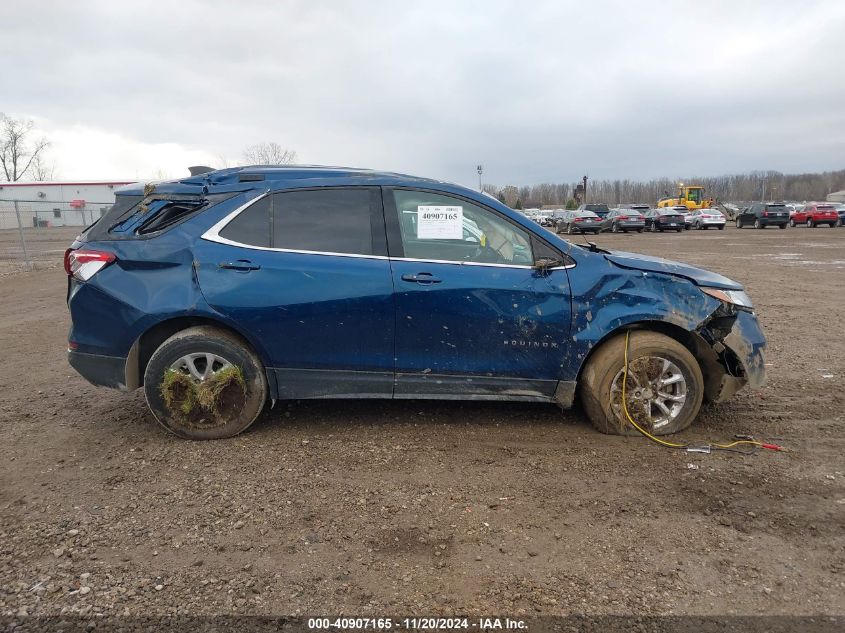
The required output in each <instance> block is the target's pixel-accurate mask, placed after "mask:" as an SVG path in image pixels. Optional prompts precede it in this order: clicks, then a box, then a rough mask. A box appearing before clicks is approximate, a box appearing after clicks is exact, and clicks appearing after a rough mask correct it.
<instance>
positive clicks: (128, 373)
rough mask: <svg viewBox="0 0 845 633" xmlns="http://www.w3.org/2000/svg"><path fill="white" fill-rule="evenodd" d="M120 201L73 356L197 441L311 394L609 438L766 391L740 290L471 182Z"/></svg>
mask: <svg viewBox="0 0 845 633" xmlns="http://www.w3.org/2000/svg"><path fill="white" fill-rule="evenodd" d="M116 200H117V201H116V203H115V204H114V206H113V207H112V208H111V209H110V210H109V211H108V212H107V213H106V214H105V215H104V216H103V217H102V218H101V219H100V220H99V221H98V222H96V223H95V224H93V225H92V226H90V227H88V228H87V229H85V230H84V231H83V233H82V234H81V235H79V237H78V238H77V239H76V241H74V243H73V244H72V246H71V248H70V249H68V251H67V253H66V254H65V269H66V271H67V273H68V294H67V300H68V306H69V309H70V313H71V317H72V326H71V329H70V333H69V343H68V356H69V360H70V364H71V365H72V366H73V367H74V368H75V369H76V370H77V371H78V372H79V373H80V374H82V376H84V377H85V378H86V379H87V380H89V381H90V382H91V383H93V384H95V385H102V386H106V387H113V388H118V389H122V390H132V389H137V388H140V387H143V388H144V391H145V395H146V399H147V403H148V404H149V407H150V410H151V411H152V413H153V415H154V416H155V418H156V419H157V420H158V421H159V422H160V423H161V424H162V425H163V426H165V427H166V428H167V429H169V430H170V431H172V432H174V433H176V434H177V435H179V436H181V437H185V438H192V439H213V438H222V437H229V436H232V435H235V434H237V433H240V432H241V431H243V430H244V429H246V428H247V427H248V426H249V425H250V424H251V423H252V422H253V421H254V420H255V418H256V417H257V416H258V415H259V413H260V412H261V410H262V408H263V407H264V406H265V404H266V403H267V401H268V400H272V401H275V400H277V399H304V398H406V399H412V398H428V399H462V400H464V399H465V400H518V401H535V402H553V403H556V404H558V405H560V406H561V407H565V408H566V407H570V406H572V405H573V403H574V402H575V401H576V400H578V401H580V402H581V403H582V406H583V408H584V410H585V412H586V414H587V416H588V417H589V419H590V420H591V422H592V423H593V424H594V425H595V426H596V428H598V429H599V430H600V431H603V432H605V433H622V434H626V433H631V432H635V431H632V426H631V425H630V424H629V423H626V422H625V421H624V420H625V419H626V418H627V416H628V415H632V416H634V417H635V418H639V422H640V423H641V424H643V425H646V426H647V428H648V429H649V430H650V431H651V432H653V433H655V434H667V433H674V432H677V431H680V430H681V429H684V428H686V427H687V426H688V425H689V424H690V423H691V422H692V421H693V419H694V418H695V417H696V415H697V414H698V411H699V408H700V406H701V403H702V401H704V400H708V401H715V402H720V401H723V400H725V399H727V398H729V397H730V396H731V395H733V394H734V393H735V392H736V391H737V390H738V389H739V388H741V387H742V386H744V385H746V384H748V385H750V386H751V387H758V386H760V385H761V384H763V381H764V362H763V352H764V348H765V339H764V337H763V334H762V332H761V329H760V326H759V324H758V322H757V318H756V316H755V314H754V312H753V309H752V305H751V301H750V299H749V297H748V295H747V294H746V293H745V292H744V291H743V288H742V286H741V285H740V284H738V283H736V282H734V281H731V280H730V279H727V278H725V277H722V276H721V275H717V274H714V273H711V272H708V271H705V270H702V269H699V268H694V267H692V266H687V265H685V264H681V263H677V262H671V261H666V260H662V259H656V258H651V257H645V256H640V255H636V254H632V253H622V252H615V251H607V250H603V249H600V248H597V247H596V246H595V245H592V244H584V245H581V244H574V243H571V242H568V241H566V240H564V239H561V238H559V237H558V236H556V235H554V234H552V233H550V232H549V231H546V230H544V229H542V228H540V227H538V226H537V224H535V223H534V222H532V221H531V220H530V219H528V218H526V217H524V216H523V215H521V214H519V213H517V212H516V211H513V210H511V209H509V208H508V207H506V206H504V205H503V204H500V203H499V202H497V201H496V200H495V199H493V198H492V197H489V196H487V195H485V194H480V193H478V192H476V191H472V190H470V189H466V188H464V187H461V186H458V185H453V184H449V183H444V182H440V181H436V180H429V179H424V178H416V177H412V176H406V175H400V174H394V173H384V172H375V171H369V170H359V169H347V168H333V167H332V168H329V167H302V166H287V167H272V166H258V167H242V168H234V169H224V170H219V171H209V172H206V173H202V174H198V175H192V176H191V177H188V178H185V179H183V180H178V181H173V182H164V183H157V184H147V185H143V184H138V185H132V186H129V187H126V188H123V189H122V190H119V191H118V192H117V196H116ZM626 355H627V357H628V365H627V368H626V367H625V360H624V359H625V357H626ZM623 382H624V384H623ZM623 387H624V391H625V393H626V395H625V400H624V401H623V397H622V392H623Z"/></svg>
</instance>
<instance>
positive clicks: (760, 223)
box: [754, 220, 766, 229]
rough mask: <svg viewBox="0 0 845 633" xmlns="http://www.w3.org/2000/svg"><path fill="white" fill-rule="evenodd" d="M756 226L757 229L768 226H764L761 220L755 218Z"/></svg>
mask: <svg viewBox="0 0 845 633" xmlns="http://www.w3.org/2000/svg"><path fill="white" fill-rule="evenodd" d="M754 228H755V229H765V228H766V227H765V226H763V223H762V222H760V220H754Z"/></svg>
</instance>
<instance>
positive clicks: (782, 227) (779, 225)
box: [778, 224, 786, 229]
mask: <svg viewBox="0 0 845 633" xmlns="http://www.w3.org/2000/svg"><path fill="white" fill-rule="evenodd" d="M778 228H779V229H785V228H786V224H778Z"/></svg>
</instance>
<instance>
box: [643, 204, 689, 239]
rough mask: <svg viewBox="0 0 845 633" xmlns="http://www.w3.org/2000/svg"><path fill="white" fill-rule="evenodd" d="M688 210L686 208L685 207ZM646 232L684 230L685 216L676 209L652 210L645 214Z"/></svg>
mask: <svg viewBox="0 0 845 633" xmlns="http://www.w3.org/2000/svg"><path fill="white" fill-rule="evenodd" d="M684 208H686V207H684ZM645 230H646V231H652V232H654V231H659V232H661V233H662V232H663V231H677V232H678V233H680V232H681V231H683V230H684V214H683V212H681V211H680V210H679V209H675V208H674V207H663V208H662V209H651V210H649V211H648V213H646V214H645Z"/></svg>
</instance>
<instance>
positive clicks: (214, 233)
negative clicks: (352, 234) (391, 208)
mask: <svg viewBox="0 0 845 633" xmlns="http://www.w3.org/2000/svg"><path fill="white" fill-rule="evenodd" d="M269 195H270V192H266V193H263V194H261V195H260V196H258V197H256V198H253V199H252V200H249V201H247V202H245V203H244V204H242V205H241V206H239V207H238V208H237V209H235V210H234V211H232V212H231V213H228V214H227V215H226V216H225V217H224V218H223V219H222V220H219V221H218V222H217V223H216V224H214V226H212V227H211V228H209V229H208V230H207V231H206V232H205V233H203V234H202V235H201V236H200V239H203V240H206V241H207V242H216V243H218V244H226V245H227V246H234V247H236V248H248V249H252V250H256V251H271V252H274V253H296V254H300V255H327V256H330V257H356V258H360V259H386V260H391V261H401V262H420V263H423V264H453V265H456V266H486V267H489V268H523V269H527V270H531V269H533V268H534V267H533V266H529V265H526V264H492V263H486V262H460V261H452V260H448V259H417V258H414V257H388V256H386V255H364V254H362V253H334V252H331V251H309V250H304V249H297V248H275V247H270V246H254V245H252V244H244V243H243V242H236V241H234V240H230V239H227V238H225V237H222V236H221V235H220V231H222V230H223V229H224V228H225V227H226V225H227V224H229V222H231V221H232V220H234V219H235V218H236V217H237V216H238V215H239V214H241V213H242V212H244V211H246V210H247V209H248V208H249V207H251V206H252V205H253V204H255V203H256V202H258V201H259V200H261V199H262V198H266V197H267V196H269ZM520 228H522V227H520ZM567 268H575V264H568V265H566V266H555V267H554V268H549V270H566V269H567Z"/></svg>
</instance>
